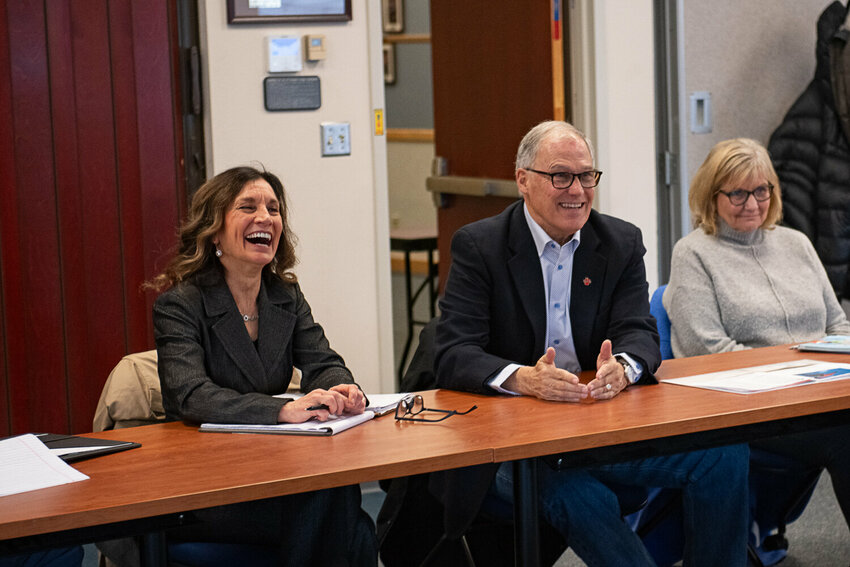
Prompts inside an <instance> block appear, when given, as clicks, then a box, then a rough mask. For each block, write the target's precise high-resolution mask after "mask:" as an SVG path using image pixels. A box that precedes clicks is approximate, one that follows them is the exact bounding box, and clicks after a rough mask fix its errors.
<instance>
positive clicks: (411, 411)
mask: <svg viewBox="0 0 850 567" xmlns="http://www.w3.org/2000/svg"><path fill="white" fill-rule="evenodd" d="M477 407H478V406H472V407H471V408H469V409H468V410H466V411H457V410H444V409H434V408H426V407H425V401H424V400H423V399H422V396H420V395H419V394H416V395H413V396H407V397H405V398H402V400H401V401H400V402H399V403H398V405H397V406H396V408H395V418H396V419H398V420H401V421H428V422H431V423H436V422H438V421H443V420H444V419H448V418H450V417H451V416H453V415H466V414H468V413H469V412H471V411H472V410H474V409H476V408H477ZM425 412H437V413H442V414H445V415H443V416H442V417H425V416H422V415H421V414H423V413H425Z"/></svg>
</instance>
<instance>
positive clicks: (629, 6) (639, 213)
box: [588, 0, 658, 290]
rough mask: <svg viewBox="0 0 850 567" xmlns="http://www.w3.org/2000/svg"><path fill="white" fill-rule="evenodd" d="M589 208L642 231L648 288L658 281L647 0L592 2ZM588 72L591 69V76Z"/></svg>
mask: <svg viewBox="0 0 850 567" xmlns="http://www.w3.org/2000/svg"><path fill="white" fill-rule="evenodd" d="M593 23H594V28H593V50H594V54H593V58H592V62H593V64H594V74H595V99H594V101H592V105H591V106H593V107H595V109H596V113H595V125H594V127H591V128H588V130H589V131H591V132H595V134H593V137H594V138H595V139H594V140H593V141H594V143H595V145H596V150H597V152H596V153H597V156H596V162H597V167H599V169H601V170H602V171H603V172H604V173H603V176H602V182H601V183H600V186H599V190H598V191H597V203H596V207H597V208H598V209H599V210H600V211H601V212H603V213H607V214H610V215H613V216H616V217H619V218H622V219H625V220H627V221H629V222H631V223H633V224H635V225H636V226H638V227H639V228H640V229H641V231H643V242H644V246H646V256H645V261H646V275H647V280H648V281H649V287H650V290H652V289H654V288H655V287H657V286H658V223H657V219H656V215H657V213H656V196H655V86H654V66H653V50H654V47H653V35H652V34H653V29H652V25H653V24H652V0H595V2H594V4H593ZM591 76H592V75H591Z"/></svg>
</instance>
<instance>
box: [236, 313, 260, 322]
mask: <svg viewBox="0 0 850 567" xmlns="http://www.w3.org/2000/svg"><path fill="white" fill-rule="evenodd" d="M240 315H242V320H244V321H245V322H246V323H247V322H248V321H256V320H257V319H259V318H260V316H259V314H258V315H245V314H244V313H240Z"/></svg>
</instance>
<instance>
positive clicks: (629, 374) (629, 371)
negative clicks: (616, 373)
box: [614, 354, 635, 384]
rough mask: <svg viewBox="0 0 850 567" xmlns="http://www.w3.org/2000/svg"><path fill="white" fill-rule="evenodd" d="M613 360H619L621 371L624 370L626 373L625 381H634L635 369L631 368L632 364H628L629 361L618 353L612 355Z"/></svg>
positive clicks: (630, 382)
mask: <svg viewBox="0 0 850 567" xmlns="http://www.w3.org/2000/svg"><path fill="white" fill-rule="evenodd" d="M614 360H616V361H617V362H619V363H620V365H621V366H622V367H623V372H625V374H626V381H628V383H629V384H633V383H634V381H635V369H634V368H632V365H631V364H629V361H628V360H626V358H625V357H623V356H620V355H619V354H618V355H616V356H615V357H614Z"/></svg>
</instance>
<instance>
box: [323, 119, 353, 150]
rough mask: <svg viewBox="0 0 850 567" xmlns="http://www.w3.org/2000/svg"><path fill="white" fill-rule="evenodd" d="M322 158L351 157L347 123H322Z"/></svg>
mask: <svg viewBox="0 0 850 567" xmlns="http://www.w3.org/2000/svg"><path fill="white" fill-rule="evenodd" d="M320 126H321V132H322V156H347V155H351V135H350V134H351V132H350V125H349V123H348V122H322V123H321V125H320Z"/></svg>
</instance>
